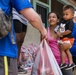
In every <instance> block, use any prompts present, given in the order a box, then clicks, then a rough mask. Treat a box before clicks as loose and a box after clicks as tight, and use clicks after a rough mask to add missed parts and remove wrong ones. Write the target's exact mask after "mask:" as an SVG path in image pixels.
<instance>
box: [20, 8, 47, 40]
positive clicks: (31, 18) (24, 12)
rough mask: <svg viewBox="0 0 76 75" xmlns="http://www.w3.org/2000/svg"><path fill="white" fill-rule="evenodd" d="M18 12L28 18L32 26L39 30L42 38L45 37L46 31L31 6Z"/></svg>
mask: <svg viewBox="0 0 76 75" xmlns="http://www.w3.org/2000/svg"><path fill="white" fill-rule="evenodd" d="M20 13H21V14H22V15H23V16H24V17H26V18H27V19H28V20H29V22H30V23H31V25H32V26H33V27H35V28H37V29H38V30H39V31H40V33H41V35H42V38H45V39H47V31H46V29H45V28H44V26H43V23H42V20H41V18H40V16H39V15H38V14H37V13H36V12H35V11H34V10H33V9H32V8H26V9H23V10H21V11H20Z"/></svg>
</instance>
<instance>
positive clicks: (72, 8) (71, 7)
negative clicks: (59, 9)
mask: <svg viewBox="0 0 76 75" xmlns="http://www.w3.org/2000/svg"><path fill="white" fill-rule="evenodd" d="M67 9H70V10H71V11H72V12H73V14H74V11H75V9H74V7H73V6H72V5H65V6H64V7H63V11H65V10H67Z"/></svg>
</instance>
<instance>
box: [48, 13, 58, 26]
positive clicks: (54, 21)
mask: <svg viewBox="0 0 76 75" xmlns="http://www.w3.org/2000/svg"><path fill="white" fill-rule="evenodd" d="M48 22H49V24H50V25H57V22H59V19H58V18H57V15H56V14H55V13H51V14H49V17H48Z"/></svg>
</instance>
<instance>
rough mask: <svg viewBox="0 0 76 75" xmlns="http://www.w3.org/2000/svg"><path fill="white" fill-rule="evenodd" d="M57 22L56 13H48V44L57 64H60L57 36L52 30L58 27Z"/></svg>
mask: <svg viewBox="0 0 76 75" xmlns="http://www.w3.org/2000/svg"><path fill="white" fill-rule="evenodd" d="M58 22H59V15H58V14H57V13H56V12H50V13H49V14H48V23H49V25H50V26H49V27H48V28H47V31H48V44H49V46H50V48H51V50H52V52H53V54H54V56H55V58H56V60H57V62H58V64H61V54H60V50H59V47H58V42H57V41H58V40H59V37H58V36H57V34H56V33H55V31H54V29H55V28H56V26H57V25H58ZM66 62H67V63H68V60H66Z"/></svg>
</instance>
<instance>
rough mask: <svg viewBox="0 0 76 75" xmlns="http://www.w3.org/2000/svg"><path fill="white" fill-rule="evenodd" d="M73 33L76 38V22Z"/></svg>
mask: <svg viewBox="0 0 76 75" xmlns="http://www.w3.org/2000/svg"><path fill="white" fill-rule="evenodd" d="M72 35H73V37H74V38H76V23H74V28H73V32H72Z"/></svg>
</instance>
